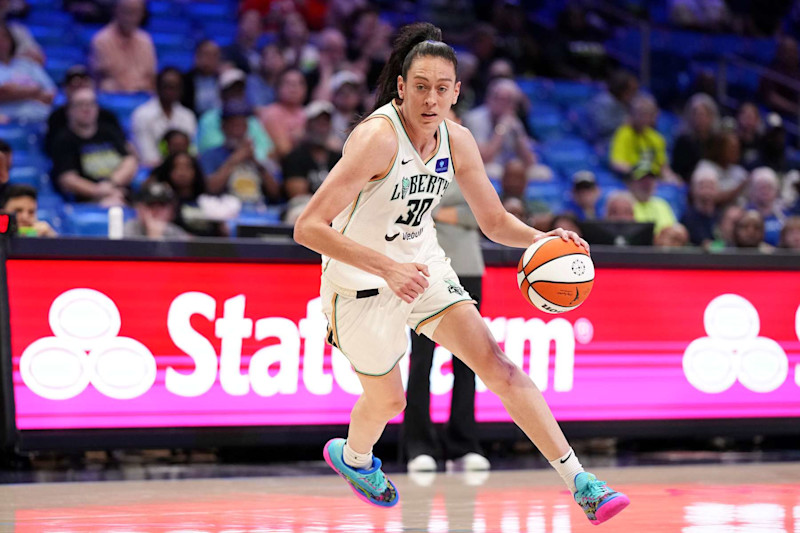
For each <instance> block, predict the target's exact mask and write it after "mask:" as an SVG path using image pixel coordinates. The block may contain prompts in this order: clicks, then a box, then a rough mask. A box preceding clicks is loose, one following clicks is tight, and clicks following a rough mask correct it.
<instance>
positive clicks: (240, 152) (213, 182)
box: [206, 138, 253, 194]
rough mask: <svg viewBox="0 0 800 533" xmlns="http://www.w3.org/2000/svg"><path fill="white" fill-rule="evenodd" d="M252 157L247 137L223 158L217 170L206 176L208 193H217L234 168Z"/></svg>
mask: <svg viewBox="0 0 800 533" xmlns="http://www.w3.org/2000/svg"><path fill="white" fill-rule="evenodd" d="M252 157H253V142H252V141H251V140H250V139H249V138H247V139H245V140H244V141H242V144H241V145H240V146H239V147H238V148H237V149H236V150H235V151H234V152H233V153H232V154H231V155H230V156H229V157H228V159H226V160H225V162H224V163H222V165H220V166H219V168H218V169H217V170H215V171H214V172H212V173H211V175H209V176H208V182H207V183H206V186H207V187H208V192H209V193H210V194H219V193H221V192H222V191H224V190H225V186H226V185H227V184H228V179H229V178H230V177H231V173H232V172H233V171H234V169H235V168H236V167H237V166H238V165H239V164H240V163H243V162H244V161H246V160H248V159H250V158H252Z"/></svg>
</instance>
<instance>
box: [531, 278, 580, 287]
mask: <svg viewBox="0 0 800 533" xmlns="http://www.w3.org/2000/svg"><path fill="white" fill-rule="evenodd" d="M593 281H594V278H592V279H587V280H585V281H550V280H547V279H537V280H536V281H531V280H528V283H530V284H531V286H533V285H534V284H536V283H561V284H564V285H566V284H570V285H582V284H584V283H591V282H593Z"/></svg>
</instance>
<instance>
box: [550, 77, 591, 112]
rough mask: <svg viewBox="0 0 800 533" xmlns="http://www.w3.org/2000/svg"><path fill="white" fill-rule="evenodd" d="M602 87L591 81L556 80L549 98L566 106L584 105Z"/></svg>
mask: <svg viewBox="0 0 800 533" xmlns="http://www.w3.org/2000/svg"><path fill="white" fill-rule="evenodd" d="M598 92H600V88H599V87H598V86H597V85H594V84H590V83H580V82H575V81H564V80H554V81H553V85H552V91H551V93H550V97H549V99H550V100H551V101H552V102H554V103H556V104H558V105H560V106H562V107H565V108H572V107H574V106H578V105H582V104H585V103H586V102H588V101H589V100H591V99H592V97H594V95H596V94H597V93H598Z"/></svg>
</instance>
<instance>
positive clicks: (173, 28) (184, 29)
mask: <svg viewBox="0 0 800 533" xmlns="http://www.w3.org/2000/svg"><path fill="white" fill-rule="evenodd" d="M145 30H146V31H147V32H148V33H150V34H158V33H166V34H177V35H190V34H191V33H192V23H191V21H189V20H187V19H185V18H177V17H175V16H174V15H172V16H168V17H161V16H152V17H151V18H150V20H149V21H147V26H145Z"/></svg>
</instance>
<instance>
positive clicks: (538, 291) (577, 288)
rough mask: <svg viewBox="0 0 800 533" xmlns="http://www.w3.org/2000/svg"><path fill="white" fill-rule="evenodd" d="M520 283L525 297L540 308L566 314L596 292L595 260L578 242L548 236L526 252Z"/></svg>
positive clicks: (520, 266) (518, 277)
mask: <svg viewBox="0 0 800 533" xmlns="http://www.w3.org/2000/svg"><path fill="white" fill-rule="evenodd" d="M517 282H518V283H519V289H520V290H521V291H522V296H523V297H524V298H525V300H527V301H528V303H530V304H531V305H533V306H534V307H536V308H537V309H540V310H542V311H544V312H545V313H565V312H567V311H570V310H571V309H575V308H576V307H578V306H579V305H581V304H582V303H583V302H584V301H585V300H586V297H587V296H589V293H590V292H591V291H592V285H594V263H593V262H592V259H591V257H589V254H588V253H586V250H584V249H583V248H582V247H581V246H578V245H577V244H575V242H574V241H571V240H570V241H565V240H564V239H562V238H561V237H545V238H544V239H541V240H539V241H537V242H535V243H534V244H531V245H530V246H529V247H528V249H527V250H525V253H523V254H522V257H521V258H520V260H519V266H518V267H517Z"/></svg>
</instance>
